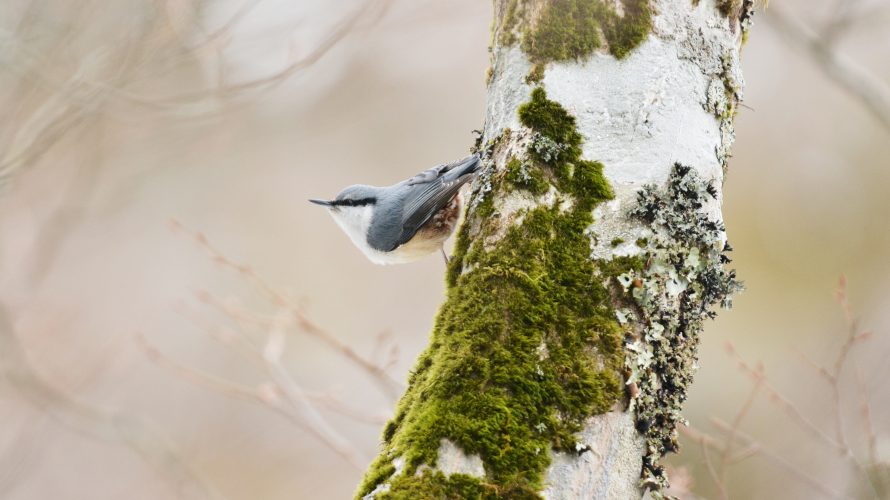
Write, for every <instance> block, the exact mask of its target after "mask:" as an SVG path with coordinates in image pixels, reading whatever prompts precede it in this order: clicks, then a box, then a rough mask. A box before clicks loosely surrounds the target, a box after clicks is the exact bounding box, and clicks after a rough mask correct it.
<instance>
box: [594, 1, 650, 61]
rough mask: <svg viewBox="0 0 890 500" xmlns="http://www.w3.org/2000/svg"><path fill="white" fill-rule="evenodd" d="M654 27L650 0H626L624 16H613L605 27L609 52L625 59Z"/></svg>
mask: <svg viewBox="0 0 890 500" xmlns="http://www.w3.org/2000/svg"><path fill="white" fill-rule="evenodd" d="M651 29H652V8H651V7H650V6H649V1H648V0H630V1H627V0H625V2H624V17H621V18H618V17H616V16H612V17H611V18H610V22H609V23H608V24H607V25H606V27H605V32H606V39H607V40H608V41H609V52H611V53H612V55H613V56H615V57H617V58H618V59H624V58H625V57H627V55H628V54H630V52H631V51H632V50H633V49H634V48H636V47H637V46H638V45H639V44H641V43H642V42H643V40H645V39H646V36H647V35H649V31H650V30H651Z"/></svg>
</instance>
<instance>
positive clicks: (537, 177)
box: [505, 158, 550, 196]
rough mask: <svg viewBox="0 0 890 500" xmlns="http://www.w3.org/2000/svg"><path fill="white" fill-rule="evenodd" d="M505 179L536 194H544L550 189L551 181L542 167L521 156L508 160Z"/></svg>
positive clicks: (512, 184) (516, 186) (511, 184)
mask: <svg viewBox="0 0 890 500" xmlns="http://www.w3.org/2000/svg"><path fill="white" fill-rule="evenodd" d="M505 180H506V181H507V182H509V183H510V186H513V187H515V188H518V189H524V190H526V191H528V192H530V193H531V194H533V195H535V196H539V195H542V194H544V193H546V192H547V191H548V190H549V189H550V183H549V182H547V179H546V178H545V177H544V173H543V172H542V171H541V169H540V168H537V167H534V166H532V165H529V164H527V163H524V162H523V161H522V160H520V159H519V158H513V159H511V160H510V161H509V162H507V171H506V176H505Z"/></svg>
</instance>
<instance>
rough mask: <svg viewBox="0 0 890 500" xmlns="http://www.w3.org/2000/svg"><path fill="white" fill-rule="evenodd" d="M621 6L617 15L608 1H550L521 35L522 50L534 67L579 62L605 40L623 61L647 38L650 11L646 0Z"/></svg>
mask: <svg viewBox="0 0 890 500" xmlns="http://www.w3.org/2000/svg"><path fill="white" fill-rule="evenodd" d="M621 5H622V11H623V13H622V14H619V13H618V12H617V11H616V9H615V7H614V6H613V3H612V2H609V1H604V0H551V1H549V2H547V3H546V4H545V6H544V11H543V13H542V14H541V16H540V19H538V21H537V23H536V24H535V26H534V27H532V28H531V29H527V30H526V31H525V34H524V36H523V38H522V48H523V50H524V51H525V52H526V53H527V54H528V55H529V58H531V60H532V61H533V62H536V63H546V62H549V61H569V60H580V59H584V58H585V57H588V56H589V55H590V54H592V53H593V52H594V50H596V49H598V48H600V47H602V46H603V37H605V42H606V43H607V44H608V47H609V52H610V53H611V54H612V55H614V56H615V57H617V58H619V59H621V58H624V57H626V56H627V55H628V54H629V53H630V51H632V50H633V49H634V48H636V47H637V46H638V45H639V44H640V43H642V41H643V40H645V39H646V36H647V35H648V34H649V31H650V30H651V27H652V7H651V6H650V5H649V0H622V1H621ZM508 13H509V12H508ZM514 24H515V21H514ZM514 29H515V28H514ZM511 40H513V39H512V38H508V39H504V38H502V39H501V42H502V43H504V42H509V41H511Z"/></svg>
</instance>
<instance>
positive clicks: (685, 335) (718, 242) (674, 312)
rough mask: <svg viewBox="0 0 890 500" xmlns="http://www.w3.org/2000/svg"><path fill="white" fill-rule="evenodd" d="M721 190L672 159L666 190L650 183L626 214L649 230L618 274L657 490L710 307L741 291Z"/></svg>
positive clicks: (648, 470) (646, 475)
mask: <svg viewBox="0 0 890 500" xmlns="http://www.w3.org/2000/svg"><path fill="white" fill-rule="evenodd" d="M716 195H717V190H716V188H715V187H714V185H713V184H711V183H708V182H705V181H703V180H702V179H701V178H700V177H699V176H698V174H697V173H696V172H695V171H694V170H693V169H692V168H690V167H688V166H684V165H680V164H675V165H674V166H673V168H672V170H671V174H670V177H669V179H668V184H667V187H666V188H665V189H664V190H660V189H657V188H655V187H654V186H647V187H645V188H644V189H643V190H642V191H640V192H639V193H638V198H637V206H635V207H634V208H633V209H632V210H631V212H630V214H629V216H630V217H631V218H632V219H634V220H637V221H639V222H642V223H644V224H645V225H646V226H647V227H648V228H649V230H650V231H651V236H650V237H648V238H646V239H645V240H640V241H638V244H639V245H640V246H641V247H642V249H643V252H644V255H645V258H646V266H645V267H643V268H642V269H640V270H637V271H630V272H627V273H624V274H622V275H621V276H620V277H619V281H620V282H621V284H622V286H623V287H624V289H625V290H626V291H627V292H628V293H629V294H630V295H631V297H632V298H633V305H632V306H630V307H628V308H626V309H621V310H619V311H616V314H617V317H618V320H619V322H621V323H622V325H623V326H624V327H625V331H626V334H627V336H626V339H625V346H626V351H627V355H626V364H627V369H628V372H629V377H628V379H627V384H628V386H630V387H632V388H633V390H631V391H630V393H631V403H630V408H631V410H633V411H634V412H635V414H636V421H637V429H638V430H639V431H640V432H641V433H642V434H643V435H644V436H645V437H646V456H645V457H644V459H643V474H642V485H643V486H644V487H645V488H649V489H651V490H653V491H654V492H655V494H656V495H658V494H659V493H658V492H659V491H660V489H661V488H662V487H664V486H666V485H667V478H666V476H665V473H664V469H663V467H662V466H661V465H660V464H659V459H660V458H661V457H662V456H663V455H664V454H665V453H668V452H672V451H676V450H677V446H678V444H677V425H678V424H682V423H684V422H685V421H684V419H683V416H682V413H681V410H682V405H683V402H684V401H685V399H686V393H687V390H688V388H689V385H690V384H691V382H692V377H693V374H694V373H695V371H696V369H697V359H698V343H699V334H700V333H701V331H702V325H703V322H704V320H706V319H709V318H713V317H714V316H715V312H714V311H713V310H712V309H711V308H712V306H715V305H720V306H722V307H725V308H729V307H731V305H732V295H733V293H735V292H737V291H739V290H741V284H740V283H739V282H738V281H737V280H736V276H735V271H732V270H729V269H727V268H726V264H728V263H729V262H730V260H729V258H728V257H727V255H726V253H727V252H729V251H730V250H731V249H730V247H729V245H728V244H727V243H726V240H725V230H724V227H723V224H722V222H720V221H719V220H715V219H712V218H711V217H710V215H709V213H708V209H707V207H708V206H709V205H710V204H711V203H714V202H715V201H716Z"/></svg>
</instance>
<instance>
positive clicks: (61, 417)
mask: <svg viewBox="0 0 890 500" xmlns="http://www.w3.org/2000/svg"><path fill="white" fill-rule="evenodd" d="M0 375H2V377H3V379H5V380H6V382H7V383H9V384H10V385H11V386H12V387H13V388H15V390H16V391H17V392H18V394H20V395H21V396H22V397H23V398H24V399H25V400H27V401H28V402H29V403H31V404H32V405H33V406H34V407H36V408H38V409H40V410H41V411H43V412H45V413H46V414H47V415H49V416H50V417H52V418H53V419H54V420H56V421H57V422H59V423H60V424H62V425H64V426H65V427H67V428H68V429H71V430H73V431H76V432H78V433H81V434H83V435H85V436H89V437H92V438H94V439H100V440H107V441H112V442H116V443H122V444H124V445H126V446H127V447H129V448H130V449H131V450H133V451H134V452H136V453H137V454H138V455H139V456H140V457H141V458H142V459H143V460H145V461H146V462H147V463H149V464H150V465H151V466H152V467H154V468H156V469H158V470H160V471H161V472H163V473H165V476H167V477H173V478H175V479H176V482H177V483H179V484H183V483H189V484H193V485H194V486H195V487H197V488H198V490H199V491H200V492H201V493H202V495H203V496H204V497H205V498H211V499H217V498H221V496H220V494H219V493H218V492H216V491H215V489H214V488H213V487H212V486H211V485H209V484H208V483H206V482H205V481H204V480H203V479H202V478H201V477H200V476H199V475H198V474H197V473H196V472H195V471H194V470H193V469H192V467H191V466H190V465H189V464H188V463H187V462H186V461H185V460H184V459H183V458H182V454H181V453H180V452H179V451H178V450H177V449H176V448H175V446H174V445H173V444H172V443H171V442H170V441H169V440H167V439H166V438H165V437H164V436H162V435H161V434H160V433H159V432H158V431H156V430H155V429H154V428H153V427H152V426H150V425H149V424H148V423H147V422H145V421H143V420H141V419H138V418H135V417H133V416H130V415H127V414H124V413H121V412H118V411H114V410H108V409H104V408H99V407H97V406H93V405H91V404H89V403H87V402H85V401H82V400H80V399H78V398H76V397H74V396H71V395H70V394H67V393H65V392H63V391H61V390H59V389H57V388H56V387H54V386H53V385H51V384H50V383H49V382H47V381H45V380H44V379H43V378H42V377H41V376H40V375H39V374H38V373H37V372H36V371H35V370H34V369H33V367H32V366H31V364H30V363H29V362H28V359H27V357H26V356H25V352H24V350H23V348H22V346H21V344H20V343H19V340H18V337H17V335H16V333H15V332H14V330H13V323H12V321H11V319H10V318H9V317H8V314H7V312H6V310H5V308H4V307H3V306H2V304H0Z"/></svg>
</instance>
